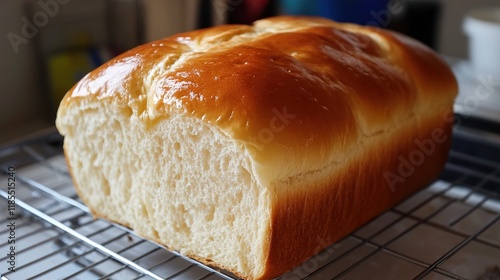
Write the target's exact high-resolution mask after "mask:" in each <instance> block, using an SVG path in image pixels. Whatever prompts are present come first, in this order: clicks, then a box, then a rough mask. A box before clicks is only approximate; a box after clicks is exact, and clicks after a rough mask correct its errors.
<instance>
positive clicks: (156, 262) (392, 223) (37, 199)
mask: <svg viewBox="0 0 500 280" xmlns="http://www.w3.org/2000/svg"><path fill="white" fill-rule="evenodd" d="M499 143H500V141H498V142H497V141H490V142H484V141H483V140H481V141H480V140H479V138H477V137H473V136H470V135H468V134H463V133H459V132H458V131H457V132H455V137H454V145H453V149H452V151H451V152H450V157H449V161H448V163H447V164H446V168H445V170H444V172H443V173H442V174H441V176H440V178H439V180H437V181H436V182H434V183H433V184H431V185H430V186H428V187H427V188H425V189H423V190H421V191H420V192H418V193H416V194H415V195H413V196H412V197H410V198H409V199H407V200H406V201H404V202H403V203H401V204H400V205H398V206H396V207H394V208H393V209H391V210H390V211H387V212H386V213H384V214H382V215H380V216H379V217H377V218H376V219H374V220H372V221H371V222H369V223H367V224H366V225H365V226H363V227H362V228H360V229H358V230H357V231H355V232H353V233H352V234H351V235H349V236H347V237H346V238H344V239H342V240H341V241H339V242H337V243H336V244H334V245H332V246H330V247H329V248H327V249H326V250H323V251H322V252H319V254H317V255H316V256H314V257H312V258H311V259H309V260H308V261H306V262H304V263H303V264H302V265H301V266H299V267H297V268H295V269H294V270H292V271H291V272H289V273H287V274H286V275H284V276H282V277H280V279H287V280H289V279H294V280H295V279H500V278H487V277H493V276H492V275H496V276H497V277H498V276H499V274H500V195H499V192H500V144H499ZM0 167H1V168H2V170H3V171H4V175H2V177H0V185H1V189H0V195H1V196H2V198H0V273H1V274H2V276H1V279H190V280H191V279H208V280H215V279H234V278H235V277H234V275H232V274H230V273H227V272H224V271H219V270H217V269H215V268H212V267H209V266H206V265H204V264H201V263H199V262H197V261H194V260H191V259H189V258H186V257H184V256H182V255H180V254H178V253H176V252H173V251H168V250H167V249H165V248H164V247H162V246H159V245H157V244H155V243H152V242H150V241H147V240H144V239H142V238H140V237H137V236H136V235H134V233H133V232H131V231H130V230H129V229H127V228H125V227H122V226H119V225H115V224H112V223H109V222H106V221H104V220H100V219H97V220H94V219H93V218H92V216H91V214H90V213H89V210H88V208H87V207H86V206H85V205H83V204H82V203H81V201H80V200H79V199H78V196H77V195H76V193H75V190H74V188H73V185H72V182H71V179H70V177H69V174H68V170H67V167H66V164H65V160H64V156H63V155H62V149H61V138H60V137H59V136H58V135H57V134H55V133H52V134H50V135H47V136H45V137H39V138H37V139H34V140H31V141H24V142H21V143H17V144H15V145H10V146H8V147H4V148H2V149H0ZM9 177H15V195H16V196H15V203H16V204H15V206H13V205H12V204H9V201H13V200H14V199H13V198H12V197H11V196H9V188H8V182H12V179H8V178H9ZM10 190H12V187H11V189H10ZM14 218H15V220H14ZM12 223H13V224H12ZM12 227H15V228H14V229H13V228H12ZM12 235H14V236H13V238H15V244H12V243H11V240H12V238H11V236H12ZM9 238H10V239H9ZM319 242H323V241H322V240H319ZM325 242H326V241H325ZM13 245H14V246H15V248H14V250H11V246H13ZM12 252H14V254H15V255H14V256H12ZM12 261H13V262H12ZM12 267H14V268H15V272H14V271H13V268H12ZM9 268H10V270H9Z"/></svg>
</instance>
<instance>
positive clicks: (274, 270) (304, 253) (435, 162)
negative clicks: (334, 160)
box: [262, 114, 452, 279]
mask: <svg viewBox="0 0 500 280" xmlns="http://www.w3.org/2000/svg"><path fill="white" fill-rule="evenodd" d="M451 128H452V122H450V121H449V120H447V119H446V116H444V114H443V115H441V116H436V117H435V118H434V120H429V122H428V124H427V125H426V126H425V127H423V128H422V129H421V130H416V129H415V128H414V127H413V126H409V127H406V128H405V129H403V131H401V135H407V136H411V137H409V138H406V139H403V138H401V137H395V138H392V139H379V141H374V142H373V143H372V144H373V147H372V148H371V149H369V152H368V153H367V154H361V155H359V157H357V158H356V159H353V160H352V161H349V163H347V165H342V166H341V167H339V169H338V170H336V172H334V174H332V177H331V179H330V180H329V182H328V183H327V184H324V185H313V186H309V187H305V188H299V189H297V190H295V191H293V192H291V191H286V190H283V189H280V188H276V191H277V192H278V194H277V196H278V197H279V200H278V202H277V205H275V207H274V208H273V209H274V210H275V211H274V212H273V222H272V234H271V236H272V238H271V244H270V252H269V258H268V260H267V266H266V268H267V270H266V272H265V273H264V275H263V276H262V279H270V278H273V277H276V276H279V275H281V274H282V273H283V272H284V271H286V270H288V269H290V268H292V267H295V266H297V265H299V264H300V263H301V262H303V261H304V260H306V259H307V258H309V257H311V256H313V255H314V254H315V253H319V252H320V251H321V250H322V249H324V248H326V246H329V245H331V244H333V243H335V242H337V241H338V240H340V239H341V238H342V237H344V236H346V235H347V234H349V233H350V232H352V231H353V230H354V229H356V228H358V227H360V226H361V225H363V224H364V223H366V222H367V221H369V220H370V219H372V218H374V217H375V216H377V215H379V214H381V213H382V212H383V211H386V210H388V209H389V208H390V207H393V206H394V205H396V204H397V203H399V202H401V201H402V200H403V199H404V198H406V197H408V196H409V195H410V194H412V193H413V192H415V191H417V190H418V189H419V188H421V187H423V186H425V185H426V184H428V183H430V182H431V181H432V180H433V179H435V178H436V177H437V176H438V174H439V173H440V172H441V170H442V167H443V166H444V164H445V162H446V159H447V156H448V149H449V146H450V143H451ZM436 132H438V133H441V132H442V134H440V135H441V136H440V137H439V138H438V139H439V140H438V141H434V140H432V139H433V133H436ZM415 140H418V141H419V143H421V142H425V143H427V144H426V145H429V146H426V147H428V148H424V151H422V145H420V146H418V145H417V144H416V143H415ZM428 140H430V141H432V143H433V144H429V143H431V142H429V141H428ZM442 140H443V141H442ZM430 145H435V147H434V148H433V152H432V153H430V151H431V148H430ZM425 149H427V150H425ZM427 151H429V153H426V152H427ZM421 155H424V156H423V157H420V156H421ZM405 161H408V162H409V164H410V165H409V166H410V168H408V174H407V173H406V171H407V169H406V168H407V167H408V166H406V165H405V167H404V168H403V169H401V167H400V166H401V165H402V164H403V165H404V164H405ZM411 168H414V170H413V171H412V170H411ZM400 171H403V172H401V173H400ZM389 173H390V175H389ZM394 175H395V176H398V177H399V178H398V179H394V178H395V177H391V176H394ZM388 179H390V180H388ZM304 237H307V238H304ZM333 253H334V254H335V252H333Z"/></svg>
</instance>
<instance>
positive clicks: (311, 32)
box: [56, 17, 457, 279]
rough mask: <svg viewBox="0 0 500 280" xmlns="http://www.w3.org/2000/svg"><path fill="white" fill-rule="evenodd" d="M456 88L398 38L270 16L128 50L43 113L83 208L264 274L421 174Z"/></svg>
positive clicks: (411, 185)
mask: <svg viewBox="0 0 500 280" xmlns="http://www.w3.org/2000/svg"><path fill="white" fill-rule="evenodd" d="M456 93H457V85H456V81H455V79H454V77H453V74H452V72H451V71H450V69H449V68H448V67H447V65H446V64H445V62H443V60H442V59H440V58H439V57H438V56H437V55H436V54H434V53H433V52H432V51H431V50H430V49H428V48H427V47H425V46H423V45H422V44H420V43H418V42H416V41H414V40H412V39H409V38H407V37H405V36H403V35H399V34H395V33H392V32H389V31H384V30H380V29H376V28H372V27H362V26H356V25H350V24H339V23H335V22H332V21H329V20H325V19H320V18H296V17H276V18H269V19H264V20H260V21H257V22H255V24H254V25H253V26H244V25H232V26H219V27H215V28H210V29H205V30H199V31H194V32H189V33H183V34H179V35H176V36H173V37H169V38H166V39H163V40H159V41H156V42H152V43H149V44H146V45H142V46H139V47H137V48H134V49H132V50H130V51H128V52H126V53H124V54H122V55H120V56H118V57H116V58H115V59H113V60H111V61H109V62H108V63H106V64H105V65H103V66H101V67H100V68H98V69H96V70H95V71H93V72H91V73H89V74H88V75H87V76H86V77H85V78H83V79H82V80H81V81H80V82H79V83H78V84H76V85H75V87H74V88H73V89H71V90H70V92H68V94H67V95H66V97H65V98H64V99H63V101H62V102H61V106H60V108H59V111H58V116H57V122H56V124H57V127H58V129H59V131H60V132H61V134H62V135H64V136H65V140H64V149H65V153H66V157H67V161H68V165H69V166H70V169H71V172H72V176H73V180H74V183H75V187H76V188H77V190H78V193H79V195H80V197H81V199H82V200H83V201H84V202H85V203H86V204H87V205H88V206H89V207H90V209H91V210H92V212H93V213H94V215H95V216H96V217H102V218H106V219H109V220H111V221H114V222H117V223H120V224H123V225H126V226H128V227H131V228H132V229H134V230H135V231H136V232H137V233H138V234H139V235H142V236H144V237H146V238H149V239H152V240H154V241H156V242H159V243H161V244H165V245H166V246H168V247H169V248H171V249H174V250H178V251H180V252H181V253H183V254H186V255H188V256H191V257H193V258H196V259H199V260H202V261H204V262H207V263H210V264H214V265H217V266H219V267H222V268H225V269H228V270H230V271H233V272H234V273H236V274H237V275H239V276H241V277H244V278H248V279H267V278H272V277H275V276H278V275H280V274H282V273H284V272H286V271H287V270H290V269H291V268H293V267H294V266H296V265H298V264H300V263H301V262H302V261H304V260H305V259H307V258H308V257H311V256H312V255H313V254H314V253H315V252H318V251H319V249H321V248H323V247H324V246H326V244H327V243H332V242H335V241H336V240H338V239H340V238H342V237H343V236H345V235H346V234H348V233H349V232H351V231H352V230H354V229H355V228H356V227H359V226H360V225H362V224H363V223H365V222H367V221H368V220H369V219H371V218H373V217H375V216H376V215H378V214H380V213H381V212H383V211H384V210H386V209H388V208H390V207H391V206H394V205H395V204H396V203H398V202H400V201H401V200H402V199H404V198H405V197H407V196H408V195H410V194H411V193H413V192H415V191H416V190H417V189H418V188H420V187H423V186H425V184H427V183H429V182H430V181H431V180H433V179H434V178H435V177H436V176H437V175H438V174H439V172H440V170H441V168H442V167H443V165H444V163H445V161H446V158H447V152H448V148H449V143H450V140H451V126H452V121H451V118H450V116H451V110H452V105H453V101H454V98H455V95H456ZM422 147H423V148H422ZM422 149H423V150H422Z"/></svg>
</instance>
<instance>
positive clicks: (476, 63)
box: [463, 7, 500, 77]
mask: <svg viewBox="0 0 500 280" xmlns="http://www.w3.org/2000/svg"><path fill="white" fill-rule="evenodd" d="M463 30H464V32H465V34H467V36H468V37H469V59H470V62H471V66H472V70H473V71H474V72H475V74H476V75H492V76H494V77H500V7H489V8H481V9H477V10H473V11H471V12H469V13H468V14H467V15H466V17H465V20H464V22H463Z"/></svg>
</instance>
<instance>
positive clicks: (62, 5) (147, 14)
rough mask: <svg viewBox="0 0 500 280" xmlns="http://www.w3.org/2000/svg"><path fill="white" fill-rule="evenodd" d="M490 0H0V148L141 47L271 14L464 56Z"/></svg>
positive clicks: (48, 123) (46, 124) (50, 119)
mask: <svg viewBox="0 0 500 280" xmlns="http://www.w3.org/2000/svg"><path fill="white" fill-rule="evenodd" d="M499 2H500V1H498V0H474V1H471V0H0V21H1V23H0V34H1V35H2V40H1V42H0V55H1V60H0V85H1V91H0V95H1V99H0V101H1V102H0V131H1V132H0V144H4V143H7V142H9V141H12V140H13V139H18V138H19V137H23V136H28V135H31V134H32V133H35V132H38V131H40V130H44V129H47V128H49V129H50V128H51V127H53V123H54V118H55V111H56V109H57V106H58V103H59V100H60V99H61V98H62V96H63V95H64V94H65V93H66V91H67V90H68V89H69V88H71V86H72V85H73V84H74V83H75V82H77V81H78V80H79V79H80V78H81V77H83V76H84V75H85V74H86V73H87V72H89V71H90V70H92V69H93V68H95V67H97V66H99V65H100V64H102V63H103V62H105V61H106V60H108V59H110V58H111V57H113V56H115V55H117V54H119V53H121V52H123V51H125V50H127V49H130V48H132V47H134V46H136V45H139V44H141V43H145V42H149V41H152V40H155V39H159V38H162V37H166V36H169V35H172V34H174V33H178V32H182V31H188V30H192V29H196V28H203V27H208V26H212V25H219V24H223V23H251V22H253V21H254V20H257V19H259V18H263V17H268V16H273V15H279V14H303V15H319V16H323V17H329V18H332V19H334V20H337V21H346V22H355V23H358V24H362V25H373V26H379V27H382V28H388V29H393V30H397V31H399V32H403V33H406V34H408V35H410V36H412V37H414V38H416V39H418V40H420V41H422V42H424V43H425V44H427V45H428V46H430V47H431V48H434V49H435V50H437V51H438V52H440V53H441V54H443V55H445V56H448V57H452V58H454V59H459V60H460V59H463V60H466V59H467V46H468V45H467V38H466V36H465V35H464V33H463V32H462V28H461V26H462V21H463V18H464V15H465V13H466V12H467V11H469V10H471V9H473V8H477V7H487V6H493V5H499V4H500V3H499Z"/></svg>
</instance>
